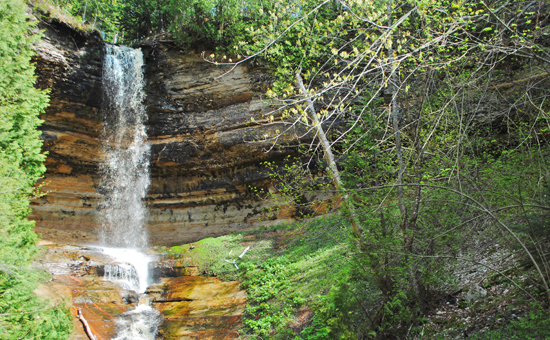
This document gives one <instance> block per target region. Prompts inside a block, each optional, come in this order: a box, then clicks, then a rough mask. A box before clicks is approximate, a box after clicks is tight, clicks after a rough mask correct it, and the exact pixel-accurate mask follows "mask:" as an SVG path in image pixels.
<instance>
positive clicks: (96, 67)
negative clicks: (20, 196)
mask: <svg viewBox="0 0 550 340" xmlns="http://www.w3.org/2000/svg"><path fill="white" fill-rule="evenodd" d="M43 28H45V29H46V33H45V37H44V39H43V40H42V41H41V42H40V43H39V44H37V46H36V50H37V53H38V55H37V56H36V58H35V61H36V65H37V76H38V86H39V87H40V88H51V105H50V107H49V108H48V109H47V110H46V112H45V113H44V114H43V115H42V119H43V120H44V125H43V126H42V130H43V140H44V150H45V151H47V152H48V159H47V162H46V166H47V168H48V171H47V173H46V175H45V179H44V182H43V183H44V184H45V185H44V186H43V188H42V189H43V190H49V191H51V192H50V193H49V194H48V195H47V196H45V197H43V198H41V199H38V200H36V201H35V202H34V203H33V214H32V216H31V218H33V219H34V220H36V231H37V232H39V233H41V234H42V235H43V237H44V238H45V239H51V240H55V241H57V242H72V243H81V244H83V243H86V244H88V243H95V242H96V241H97V237H98V233H99V230H100V229H101V219H100V216H101V207H100V205H99V202H100V196H99V195H98V193H97V192H96V188H97V184H98V178H97V170H98V164H99V162H101V159H102V155H101V144H100V143H101V141H100V140H99V136H100V132H101V130H102V122H103V116H102V113H101V110H100V109H101V102H102V100H101V99H102V88H101V72H102V53H103V52H102V51H103V42H102V40H101V39H100V37H99V36H98V35H96V34H92V33H82V32H79V31H75V30H73V29H72V28H70V27H68V26H66V25H65V24H63V23H57V22H54V21H52V22H50V23H49V25H44V27H43ZM143 50H144V53H145V56H146V70H145V71H146V78H147V82H148V85H147V87H146V89H145V90H146V93H147V99H146V105H147V108H148V116H149V121H148V123H147V131H148V138H149V143H150V144H151V150H152V152H151V168H150V171H151V185H150V188H149V193H148V196H147V206H148V212H149V213H148V217H147V227H148V230H149V235H150V240H151V242H152V243H154V244H160V245H175V244H181V243H185V242H193V241H196V240H199V239H202V238H204V237H209V236H218V235H223V234H228V233H232V232H236V231H242V230H248V229H253V228H257V227H259V226H265V225H270V224H273V223H281V222H283V221H288V220H289V219H291V218H292V216H293V214H294V213H295V212H294V209H293V208H291V207H288V208H284V209H282V210H281V211H280V212H279V213H278V216H276V218H273V217H272V218H271V219H269V218H267V217H266V215H265V212H264V211H265V210H264V209H265V208H269V207H271V206H272V205H273V204H274V203H273V200H260V199H259V198H258V197H257V196H256V194H255V193H254V192H253V190H251V187H256V188H258V187H261V188H265V189H267V190H272V191H273V189H272V185H271V183H270V181H269V179H268V176H267V171H266V170H265V169H264V166H263V165H262V164H261V163H262V162H263V161H268V160H269V161H274V162H276V163H280V162H282V160H283V158H284V157H285V156H287V155H291V154H293V153H295V151H296V150H295V148H292V147H287V148H275V149H273V150H272V151H271V152H269V153H266V152H265V148H266V146H268V145H265V144H261V143H254V142H252V140H253V139H254V136H257V135H262V134H264V133H265V132H267V131H268V130H272V129H276V128H277V126H276V125H266V126H250V125H249V124H248V122H249V121H250V118H251V117H254V118H255V120H256V121H261V120H262V115H263V113H265V112H266V111H267V110H268V109H267V108H266V107H265V104H264V103H265V102H264V101H262V100H261V93H262V91H263V90H265V87H266V86H267V85H268V83H269V77H267V76H266V75H265V73H263V72H262V70H261V68H260V67H258V66H255V67H253V66H251V65H250V64H242V65H239V66H237V67H236V68H235V69H234V70H232V71H231V72H229V73H227V74H226V75H224V76H221V75H222V73H224V72H226V71H227V70H228V67H218V66H215V65H213V64H210V63H208V62H206V61H204V60H203V59H202V58H201V57H200V56H199V55H193V54H191V53H183V52H181V51H180V50H179V49H178V48H177V47H175V46H173V45H170V44H168V43H166V44H163V43H157V42H154V43H151V44H150V45H149V46H144V47H143ZM220 76H221V77H220ZM291 138H292V137H291Z"/></svg>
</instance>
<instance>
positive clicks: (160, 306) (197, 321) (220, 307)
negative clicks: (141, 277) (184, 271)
mask: <svg viewBox="0 0 550 340" xmlns="http://www.w3.org/2000/svg"><path fill="white" fill-rule="evenodd" d="M146 293H147V294H148V295H149V296H151V297H152V301H153V307H154V308H156V309H157V310H158V311H160V312H161V313H162V316H163V318H164V321H163V323H162V325H161V328H160V330H159V335H160V336H162V338H163V339H166V340H176V339H202V340H223V339H238V338H239V333H238V332H237V330H238V329H239V328H240V327H241V325H242V315H243V312H244V307H245V304H246V296H245V293H244V291H242V290H239V282H237V281H232V282H222V281H221V280H219V279H217V278H215V277H203V276H184V277H178V278H170V279H163V282H161V283H159V284H155V285H153V286H151V287H149V289H148V290H147V292H146Z"/></svg>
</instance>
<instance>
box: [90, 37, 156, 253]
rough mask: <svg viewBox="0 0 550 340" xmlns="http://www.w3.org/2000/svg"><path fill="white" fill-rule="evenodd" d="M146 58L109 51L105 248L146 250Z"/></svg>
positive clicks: (118, 49)
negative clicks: (144, 101) (144, 59)
mask: <svg viewBox="0 0 550 340" xmlns="http://www.w3.org/2000/svg"><path fill="white" fill-rule="evenodd" d="M142 66H143V55H142V53H141V51H140V50H136V49H132V48H128V47H119V46H113V45H106V46H105V59H104V62H103V89H104V97H103V108H102V111H103V114H104V115H105V124H104V128H103V133H102V140H103V151H104V162H103V163H102V165H101V167H100V174H101V184H100V191H101V193H102V194H103V197H104V200H103V204H102V208H103V214H102V216H103V218H104V221H103V230H102V234H101V236H100V241H101V244H102V245H105V246H109V247H122V248H137V249H140V248H145V247H147V231H146V230H145V226H144V224H145V213H146V210H145V207H144V205H143V202H142V201H143V199H144V198H145V194H146V193H147V187H148V186H149V154H150V147H149V145H148V144H147V143H146V140H147V135H146V133H145V126H144V125H143V122H144V120H145V118H146V113H145V107H144V105H143V99H144V97H145V95H144V93H143V85H144V79H143V70H142Z"/></svg>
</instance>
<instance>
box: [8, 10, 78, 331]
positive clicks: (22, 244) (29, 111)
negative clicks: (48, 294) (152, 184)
mask: <svg viewBox="0 0 550 340" xmlns="http://www.w3.org/2000/svg"><path fill="white" fill-rule="evenodd" d="M26 8H27V6H26V5H25V3H23V1H21V0H0V60H1V62H0V338H2V339H66V338H67V337H68V335H69V332H70V327H71V323H70V319H69V317H68V315H67V313H66V312H65V311H64V310H63V309H62V308H57V307H56V308H51V307H48V303H47V302H46V301H42V300H41V299H40V298H38V297H37V296H36V295H34V293H33V291H34V289H35V288H36V286H37V284H38V281H39V279H40V277H41V275H40V273H37V272H36V271H33V270H31V269H30V267H29V266H30V263H31V261H32V259H33V257H34V255H35V254H36V252H37V247H36V245H35V243H36V240H37V235H36V234H35V233H34V231H33V227H34V222H32V221H29V220H28V219H27V216H28V214H29V212H30V208H29V199H30V196H31V195H32V194H33V191H34V190H35V187H34V184H35V183H36V181H37V180H38V179H39V178H40V176H41V175H42V174H43V173H44V171H45V167H44V164H43V163H44V159H45V155H44V154H42V153H41V146H42V141H41V140H40V132H39V131H38V130H37V128H38V126H40V124H41V123H42V121H41V120H40V119H39V117H38V115H39V113H40V112H42V111H43V110H44V109H45V108H46V107H47V105H48V101H49V98H48V95H47V93H46V92H45V91H42V90H38V89H36V88H35V87H34V86H33V85H34V82H35V77H34V66H33V65H32V64H31V56H32V55H33V50H32V46H33V43H34V42H35V41H36V40H37V39H39V38H40V35H38V34H32V33H31V31H30V30H31V29H32V28H33V26H34V25H35V23H34V22H33V21H31V20H30V18H29V17H28V16H27V15H26V13H25V9H26Z"/></svg>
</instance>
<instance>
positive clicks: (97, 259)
mask: <svg viewBox="0 0 550 340" xmlns="http://www.w3.org/2000/svg"><path fill="white" fill-rule="evenodd" d="M43 252H44V253H43V256H41V257H40V258H39V260H38V261H37V262H36V266H37V267H39V268H41V269H44V270H46V271H47V272H49V273H50V274H51V275H52V276H51V279H50V280H49V281H48V282H45V283H43V284H42V285H41V286H39V287H38V289H37V290H36V293H37V294H38V295H40V296H44V297H48V298H52V299H53V302H54V303H61V304H65V305H67V306H68V307H69V308H70V312H71V313H72V314H73V315H74V321H73V322H74V330H73V335H72V337H71V339H72V340H87V339H89V337H88V335H87V334H86V332H85V329H84V327H83V325H82V323H81V321H80V320H79V319H78V318H77V314H78V311H79V310H80V311H81V313H82V316H83V318H84V319H85V320H86V321H87V322H88V325H89V327H90V329H91V331H92V332H93V334H94V335H95V336H96V337H97V339H98V340H102V339H103V340H109V339H116V338H117V336H121V335H120V333H121V332H122V331H123V330H124V329H127V328H128V327H129V326H128V323H129V322H130V321H129V319H130V318H131V311H134V310H136V308H137V307H138V306H139V305H140V304H142V305H150V306H151V307H152V308H153V309H154V310H156V311H158V312H160V315H161V317H162V321H161V322H160V326H159V327H158V333H157V338H162V339H166V340H171V339H236V338H238V337H239V336H238V329H239V328H240V327H241V324H242V314H243V311H244V307H245V303H246V296H245V292H244V291H242V290H240V288H239V282H237V281H231V282H223V281H221V280H220V279H218V278H215V277H206V276H200V275H199V271H198V269H197V266H196V265H194V264H193V263H192V262H191V261H190V260H188V259H174V258H170V257H167V256H164V255H162V254H159V255H154V254H152V255H153V257H154V260H153V261H152V262H150V264H149V271H150V284H149V286H148V288H147V290H146V292H145V294H143V295H141V296H140V295H139V294H137V293H135V292H134V291H132V290H128V289H125V288H123V287H122V286H121V285H120V284H117V283H115V282H111V281H108V280H106V279H105V278H104V274H105V268H106V266H109V265H113V259H111V258H109V257H107V256H105V254H103V253H102V252H101V249H100V248H95V247H86V246H70V245H58V244H51V243H50V244H45V247H44V250H43Z"/></svg>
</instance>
